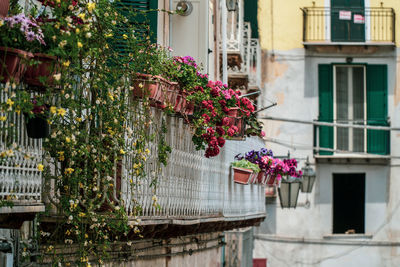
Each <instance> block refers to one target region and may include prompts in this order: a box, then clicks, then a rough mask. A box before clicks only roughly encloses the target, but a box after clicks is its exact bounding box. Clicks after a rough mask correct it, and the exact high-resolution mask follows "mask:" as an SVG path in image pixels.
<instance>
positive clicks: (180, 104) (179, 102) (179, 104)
mask: <svg viewBox="0 0 400 267" xmlns="http://www.w3.org/2000/svg"><path fill="white" fill-rule="evenodd" d="M185 105H186V100H185V99H184V98H183V95H182V94H180V93H178V94H177V96H176V101H175V106H174V111H175V112H177V113H178V112H181V111H182V109H183V106H185Z"/></svg>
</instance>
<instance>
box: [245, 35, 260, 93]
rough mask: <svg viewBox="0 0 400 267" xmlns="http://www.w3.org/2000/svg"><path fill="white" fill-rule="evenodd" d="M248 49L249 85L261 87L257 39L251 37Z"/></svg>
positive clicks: (258, 43)
mask: <svg viewBox="0 0 400 267" xmlns="http://www.w3.org/2000/svg"><path fill="white" fill-rule="evenodd" d="M249 51H250V55H249V61H250V62H249V66H248V73H249V87H258V88H261V49H260V42H259V40H258V39H256V38H251V41H250V49H249Z"/></svg>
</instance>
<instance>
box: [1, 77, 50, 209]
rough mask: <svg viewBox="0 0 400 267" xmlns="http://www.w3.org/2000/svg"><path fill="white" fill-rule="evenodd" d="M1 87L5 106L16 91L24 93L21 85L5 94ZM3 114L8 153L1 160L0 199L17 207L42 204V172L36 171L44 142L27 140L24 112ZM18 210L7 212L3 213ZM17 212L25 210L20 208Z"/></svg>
mask: <svg viewBox="0 0 400 267" xmlns="http://www.w3.org/2000/svg"><path fill="white" fill-rule="evenodd" d="M1 86H2V87H1V88H0V90H1V93H0V100H1V101H2V102H3V103H5V102H6V101H7V99H8V98H9V97H10V95H12V94H13V91H14V90H24V88H23V86H22V85H21V86H19V87H18V88H16V89H12V88H11V86H8V89H7V92H6V90H5V89H4V84H3V85H1ZM0 115H1V116H6V117H7V119H6V120H5V121H1V122H0V127H1V128H2V129H3V131H2V132H1V134H0V152H2V153H4V154H5V156H3V157H1V158H0V200H1V201H7V202H12V203H13V205H14V206H15V205H18V206H30V205H33V206H37V205H42V204H43V203H42V173H41V172H40V171H39V170H38V168H37V167H38V164H40V163H41V162H42V141H41V139H32V138H28V136H27V134H26V129H25V118H24V115H23V114H22V113H21V114H17V113H16V112H12V113H10V112H7V114H6V113H0ZM5 129H6V130H5ZM16 210H17V209H6V211H4V212H7V213H9V212H13V211H16ZM31 210H32V209H31ZM43 210H44V209H43ZM2 212H3V211H2V209H0V213H2ZM18 212H23V210H21V209H18Z"/></svg>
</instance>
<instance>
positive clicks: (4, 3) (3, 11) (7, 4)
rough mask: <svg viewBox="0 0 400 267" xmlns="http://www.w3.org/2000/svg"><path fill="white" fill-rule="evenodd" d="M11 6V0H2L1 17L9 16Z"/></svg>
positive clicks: (0, 2)
mask: <svg viewBox="0 0 400 267" xmlns="http://www.w3.org/2000/svg"><path fill="white" fill-rule="evenodd" d="M9 7H10V0H1V1H0V18H4V17H6V16H7V14H8V8H9Z"/></svg>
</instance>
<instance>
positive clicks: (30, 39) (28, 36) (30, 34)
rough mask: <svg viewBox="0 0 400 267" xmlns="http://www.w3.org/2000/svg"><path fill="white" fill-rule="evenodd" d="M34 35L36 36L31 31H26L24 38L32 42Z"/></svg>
mask: <svg viewBox="0 0 400 267" xmlns="http://www.w3.org/2000/svg"><path fill="white" fill-rule="evenodd" d="M35 37H36V34H35V33H34V32H32V31H30V32H27V33H26V40H27V41H28V42H32V41H33V40H35Z"/></svg>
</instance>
